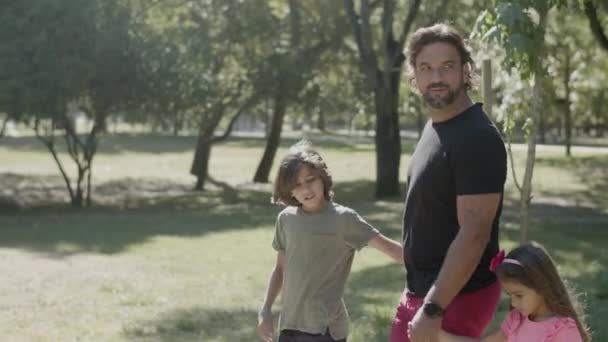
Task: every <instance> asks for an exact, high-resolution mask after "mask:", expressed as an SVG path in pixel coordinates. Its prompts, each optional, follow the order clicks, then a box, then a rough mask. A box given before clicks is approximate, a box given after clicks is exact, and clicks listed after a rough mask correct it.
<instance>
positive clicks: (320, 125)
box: [317, 107, 327, 132]
mask: <svg viewBox="0 0 608 342" xmlns="http://www.w3.org/2000/svg"><path fill="white" fill-rule="evenodd" d="M317 128H318V129H319V131H321V132H326V131H327V130H326V128H325V111H324V110H323V107H321V108H319V115H318V116H317Z"/></svg>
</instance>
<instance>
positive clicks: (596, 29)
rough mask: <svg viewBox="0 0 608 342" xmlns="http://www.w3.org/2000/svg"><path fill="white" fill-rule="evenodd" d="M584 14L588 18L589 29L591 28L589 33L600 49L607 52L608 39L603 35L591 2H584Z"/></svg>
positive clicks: (595, 10)
mask: <svg viewBox="0 0 608 342" xmlns="http://www.w3.org/2000/svg"><path fill="white" fill-rule="evenodd" d="M585 14H586V15H587V18H589V27H590V28H591V33H593V36H595V39H596V40H597V41H598V43H599V44H600V47H601V48H602V49H604V50H607V51H608V37H606V34H605V33H604V29H603V27H602V24H601V22H600V19H599V18H598V16H597V9H596V8H595V5H593V1H585Z"/></svg>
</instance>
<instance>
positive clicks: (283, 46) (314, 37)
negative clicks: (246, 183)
mask: <svg viewBox="0 0 608 342" xmlns="http://www.w3.org/2000/svg"><path fill="white" fill-rule="evenodd" d="M306 5H308V6H304V4H302V3H301V2H299V1H297V0H288V9H287V10H286V11H283V10H280V9H278V12H279V13H280V14H279V15H281V16H283V17H284V19H283V20H281V23H280V25H279V27H280V28H284V27H289V29H288V30H286V31H278V36H276V37H275V41H274V44H273V45H274V46H273V51H272V52H271V53H270V55H269V56H268V58H267V63H265V64H264V65H263V66H262V70H266V72H264V74H265V75H267V76H268V78H266V79H261V80H260V82H259V83H258V84H259V85H260V87H261V88H263V89H266V91H265V92H264V93H265V94H267V95H268V96H269V97H270V98H271V99H272V119H271V123H270V130H269V134H268V139H267V140H266V146H265V148H264V153H263V155H262V159H261V160H260V163H259V165H258V167H257V170H256V172H255V175H254V177H253V181H254V182H258V183H267V182H268V178H269V175H270V169H271V168H272V163H273V160H274V157H275V155H276V151H277V149H278V147H279V142H280V138H281V131H282V127H283V122H284V119H285V115H286V113H287V110H288V106H289V104H290V103H291V102H293V101H294V100H295V99H297V96H298V94H300V92H301V91H302V90H303V89H304V88H305V85H306V84H307V82H308V80H310V79H311V78H312V77H313V70H314V68H315V67H316V63H317V62H318V61H319V60H320V57H321V55H322V54H323V53H324V52H326V51H327V49H328V48H329V47H336V46H338V45H339V44H341V42H342V38H343V35H344V32H345V29H344V26H343V25H340V24H341V21H340V16H338V14H337V13H338V7H337V6H336V4H335V3H334V2H331V1H330V2H326V1H314V2H308V3H306ZM277 6H278V5H277ZM302 8H304V11H302ZM285 13H286V14H285ZM303 14H304V15H303ZM287 32H289V33H288V34H287Z"/></svg>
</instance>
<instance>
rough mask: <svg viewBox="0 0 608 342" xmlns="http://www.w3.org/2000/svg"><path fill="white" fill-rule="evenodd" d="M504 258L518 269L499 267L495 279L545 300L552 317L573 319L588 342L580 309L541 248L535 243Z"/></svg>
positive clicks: (584, 339) (506, 264)
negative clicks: (511, 283)
mask: <svg viewBox="0 0 608 342" xmlns="http://www.w3.org/2000/svg"><path fill="white" fill-rule="evenodd" d="M506 258H509V259H514V260H517V261H519V263H520V264H521V265H517V264H513V263H506V262H503V263H501V264H500V265H499V266H498V267H497V268H496V276H497V277H498V279H500V281H501V282H509V281H514V282H517V283H520V284H522V285H524V286H525V287H528V288H530V289H533V290H534V291H536V292H537V293H538V294H539V295H540V296H542V297H543V298H544V299H545V303H546V305H547V307H548V308H549V310H550V311H551V312H552V313H553V314H554V315H557V316H562V317H570V318H572V319H574V321H575V322H576V326H577V327H578V330H579V332H580V334H581V337H582V338H583V341H585V342H587V341H590V340H591V338H590V336H589V331H588V329H587V326H586V325H585V320H584V315H583V309H582V307H581V305H580V304H579V302H578V301H577V300H576V297H574V296H572V295H571V293H572V291H571V290H570V289H569V288H568V286H567V284H566V283H565V282H564V280H562V278H561V277H560V275H559V272H558V271H557V267H556V266H555V263H554V262H553V259H552V258H551V256H550V255H549V253H547V251H546V250H545V249H544V248H543V246H541V245H540V244H538V243H536V242H531V243H527V244H523V245H521V246H519V247H517V248H515V249H513V250H512V251H511V252H509V254H507V256H506Z"/></svg>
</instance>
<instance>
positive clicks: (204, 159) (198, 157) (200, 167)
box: [190, 135, 211, 191]
mask: <svg viewBox="0 0 608 342" xmlns="http://www.w3.org/2000/svg"><path fill="white" fill-rule="evenodd" d="M210 158H211V140H210V139H208V137H205V136H202V135H199V137H198V141H197V143H196V150H195V152H194V159H193V160H192V166H191V167H190V174H192V175H194V176H196V185H195V186H194V190H197V191H202V190H205V181H206V180H207V177H208V176H209V159H210Z"/></svg>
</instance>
